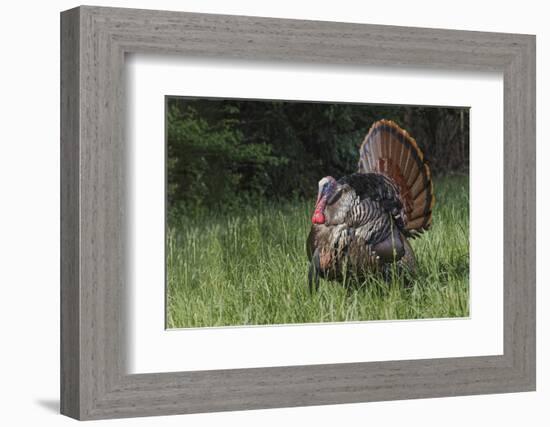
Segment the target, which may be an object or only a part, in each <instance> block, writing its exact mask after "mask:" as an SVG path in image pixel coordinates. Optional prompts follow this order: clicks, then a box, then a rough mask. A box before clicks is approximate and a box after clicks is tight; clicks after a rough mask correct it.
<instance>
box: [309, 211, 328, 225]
mask: <svg viewBox="0 0 550 427" xmlns="http://www.w3.org/2000/svg"><path fill="white" fill-rule="evenodd" d="M311 222H312V223H313V224H324V223H325V216H324V215H323V213H322V212H321V211H319V210H316V211H315V212H313V216H312V217H311Z"/></svg>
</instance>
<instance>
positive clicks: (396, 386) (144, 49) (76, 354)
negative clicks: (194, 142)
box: [61, 6, 535, 419]
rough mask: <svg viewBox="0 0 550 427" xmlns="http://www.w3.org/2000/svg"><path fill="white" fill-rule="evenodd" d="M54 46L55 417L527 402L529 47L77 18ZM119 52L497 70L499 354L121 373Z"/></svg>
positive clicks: (146, 15)
mask: <svg viewBox="0 0 550 427" xmlns="http://www.w3.org/2000/svg"><path fill="white" fill-rule="evenodd" d="M61 38H62V56H61V58H62V64H61V79H62V94H61V120H62V132H61V135H62V137H61V161H62V174H61V181H62V182H61V188H62V195H61V203H62V206H61V211H62V218H61V222H62V224H61V229H62V240H61V246H62V267H61V275H62V282H61V291H62V303H61V310H62V329H61V335H62V340H61V341H62V343H61V353H62V360H61V363H62V377H61V389H62V390H61V402H62V413H64V414H66V415H69V416H71V417H74V418H78V419H100V418H116V417H130V416H149V415H163V414H181V413H193V412H211V411H226V410H242V409H258V408H274V407H283V406H302V405H322V404H335V403H347V402H363V401H379V400H391V399H410V398H422V397H437V396H457V395H465V394H481V393H502V392H515V391H527V390H534V388H535V118H534V117H535V38H534V36H528V35H518V34H496V33H482V32H469V31H450V30H438V29H422V28H406V27H390V26H373V25H359V24H346V23H334V22H316V21H300V20H282V19H269V18H256V17H242V16H224V15H208V14H194V13H181V12H162V11H146V10H132V9H113V8H96V7H86V6H84V7H80V8H77V9H73V10H70V11H67V12H63V13H62V25H61ZM127 53H151V54H165V53H169V54H177V55H185V56H187V57H190V56H194V57H198V56H200V57H213V58H239V59H245V60H277V61H281V60H285V61H291V62H293V63H294V64H298V65H299V64H304V65H307V64H311V63H321V64H325V65H338V66H342V65H343V66H345V67H347V68H349V67H360V66H362V65H391V66H393V67H400V66H406V67H418V68H426V67H429V68H439V69H441V68H445V69H450V70H488V71H501V72H503V74H504V89H505V93H504V104H505V108H504V123H505V128H504V144H505V146H504V157H505V159H504V167H505V179H504V195H505V196H504V212H505V216H504V260H505V262H504V354H503V355H500V356H486V357H467V358H447V359H429V360H412V361H399V362H369V363H353V364H349V363H348V364H333V365H312V366H291V367H271V368H254V369H233V370H218V371H202V372H201V371H193V372H177V373H158V374H139V375H135V374H134V375H129V374H127V370H126V365H125V359H126V354H125V351H126V345H125V343H126V339H127V334H126V327H127V325H126V324H125V309H126V305H125V301H126V297H125V295H126V291H127V286H128V280H129V277H130V272H129V271H128V268H127V264H126V259H127V257H126V251H127V249H128V248H127V242H128V237H129V236H128V233H127V228H126V227H127V224H126V221H125V212H126V201H127V194H126V188H127V186H126V178H127V176H126V170H127V165H126V164H125V158H126V156H125V152H126V149H127V147H126V141H125V138H124V132H125V130H124V120H125V113H124V99H125V94H124V90H125V85H124V55H125V54H127ZM160 289H162V283H159V290H160Z"/></svg>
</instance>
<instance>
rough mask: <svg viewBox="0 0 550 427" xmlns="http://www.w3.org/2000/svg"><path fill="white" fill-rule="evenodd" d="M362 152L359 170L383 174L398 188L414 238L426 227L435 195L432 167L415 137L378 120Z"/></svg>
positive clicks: (392, 123)
mask: <svg viewBox="0 0 550 427" xmlns="http://www.w3.org/2000/svg"><path fill="white" fill-rule="evenodd" d="M359 154H360V161H359V172H361V173H370V172H373V173H380V174H383V175H385V176H386V177H388V178H390V179H391V180H392V181H393V182H394V183H395V185H396V187H397V188H398V191H399V197H400V198H401V200H402V202H403V206H404V210H405V216H406V218H405V232H407V233H408V234H409V235H410V236H413V237H414V236H417V235H418V234H420V233H422V232H423V231H425V230H427V229H428V228H429V227H430V225H431V215H432V210H433V206H434V203H435V198H434V195H433V183H432V178H431V174H430V168H429V166H428V164H427V163H426V162H425V161H424V155H423V154H422V151H421V150H420V148H419V147H418V144H417V143H416V141H415V139H414V138H413V137H412V136H410V135H409V133H408V132H407V131H405V130H403V129H401V128H400V127H399V126H398V125H397V124H396V123H394V122H392V121H391V120H379V121H377V122H375V123H374V124H373V125H372V126H371V128H370V130H369V132H368V134H367V136H366V137H365V139H364V140H363V143H362V144H361V148H360V150H359Z"/></svg>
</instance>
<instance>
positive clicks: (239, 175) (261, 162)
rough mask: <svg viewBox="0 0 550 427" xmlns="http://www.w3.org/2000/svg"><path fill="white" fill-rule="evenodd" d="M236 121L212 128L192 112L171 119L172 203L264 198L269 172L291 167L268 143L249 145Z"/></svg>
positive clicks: (173, 110) (170, 113)
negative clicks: (240, 195)
mask: <svg viewBox="0 0 550 427" xmlns="http://www.w3.org/2000/svg"><path fill="white" fill-rule="evenodd" d="M235 124H236V123H235V120H232V119H222V120H219V121H217V122H216V123H215V125H211V124H210V123H209V122H208V121H207V120H206V119H205V118H203V117H202V116H200V115H199V114H197V111H196V109H195V108H193V107H192V106H188V107H187V108H181V109H178V108H176V107H175V106H171V107H170V108H169V110H168V114H167V133H168V141H169V143H168V161H167V163H168V165H167V167H168V200H169V201H171V202H172V204H171V207H172V208H173V209H174V210H176V211H177V210H178V206H177V201H178V200H185V201H186V202H187V203H191V204H195V205H203V204H206V203H210V204H227V203H236V202H238V201H239V198H238V197H236V196H237V193H238V192H240V191H243V192H247V193H248V194H249V195H252V196H263V191H264V188H265V185H266V183H265V180H266V168H267V167H269V166H274V167H275V166H278V165H281V164H283V163H284V162H285V158H284V157H281V156H279V157H275V156H273V155H272V147H271V146H270V145H269V144H266V143H263V142H262V143H256V144H247V143H246V142H245V141H244V137H243V134H242V132H241V131H240V130H239V129H238V128H236V126H235Z"/></svg>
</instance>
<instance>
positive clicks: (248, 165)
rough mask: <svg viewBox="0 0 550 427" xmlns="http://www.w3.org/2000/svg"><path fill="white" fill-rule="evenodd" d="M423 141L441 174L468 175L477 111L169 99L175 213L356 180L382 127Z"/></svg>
mask: <svg viewBox="0 0 550 427" xmlns="http://www.w3.org/2000/svg"><path fill="white" fill-rule="evenodd" d="M381 118H386V119H391V120H394V121H396V122H397V123H398V124H399V125H401V126H402V127H404V128H405V129H407V130H408V131H409V132H410V133H411V134H412V135H413V136H415V137H416V138H417V142H418V143H419V145H420V147H421V149H422V150H423V152H424V154H425V156H426V158H427V159H428V161H429V162H430V165H431V168H432V172H433V173H434V175H438V174H446V173H449V172H453V171H462V172H464V171H467V168H468V156H469V151H468V109H465V108H431V107H409V106H389V105H386V106H384V105H369V104H345V103H340V104H335V103H315V102H282V101H241V100H211V99H187V98H169V100H168V113H167V137H168V159H167V163H168V201H169V204H170V207H171V209H170V213H173V212H176V213H177V212H179V211H180V210H181V209H189V208H190V207H191V208H192V207H193V206H195V205H197V206H208V207H211V208H212V207H226V206H227V205H243V204H246V201H247V200H251V201H254V200H256V199H258V197H262V198H265V199H268V200H282V199H283V200H284V199H286V200H289V199H292V198H295V197H311V196H312V194H313V193H314V192H315V191H316V189H317V182H318V181H319V179H321V178H322V177H323V176H327V175H332V176H334V177H337V178H338V177H341V176H343V175H346V174H349V173H351V172H355V171H356V170H357V162H358V148H359V146H360V144H361V142H362V140H363V138H364V137H365V135H366V133H367V132H368V130H369V128H370V126H371V125H372V123H373V122H374V121H376V120H379V119H381Z"/></svg>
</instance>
